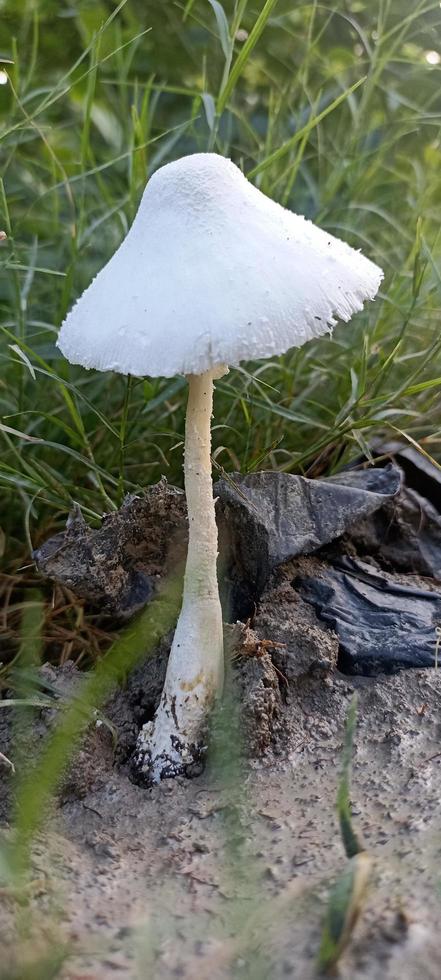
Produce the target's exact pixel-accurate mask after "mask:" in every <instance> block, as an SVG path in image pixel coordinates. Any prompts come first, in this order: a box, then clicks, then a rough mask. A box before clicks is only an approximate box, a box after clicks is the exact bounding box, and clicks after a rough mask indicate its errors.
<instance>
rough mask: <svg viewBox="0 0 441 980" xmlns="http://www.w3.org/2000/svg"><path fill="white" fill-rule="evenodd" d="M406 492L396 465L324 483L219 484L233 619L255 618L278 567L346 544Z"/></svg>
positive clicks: (279, 479) (277, 479)
mask: <svg viewBox="0 0 441 980" xmlns="http://www.w3.org/2000/svg"><path fill="white" fill-rule="evenodd" d="M400 488H401V472H400V470H399V469H398V467H396V466H394V465H393V464H391V463H389V464H388V465H387V466H385V467H383V468H382V469H380V468H379V469H366V470H363V469H359V470H346V471H344V472H342V473H339V474H337V475H336V476H332V477H328V478H326V479H323V480H308V479H307V478H306V477H303V476H293V475H292V474H291V473H277V472H272V471H268V472H267V471H261V472H258V473H251V474H248V475H246V476H242V475H241V474H237V473H233V474H232V475H231V476H228V477H224V478H223V479H222V480H219V481H218V483H216V485H215V494H216V496H217V497H218V498H219V502H218V507H217V513H218V525H219V539H220V556H221V578H222V579H223V580H224V582H225V583H226V585H225V596H224V604H226V605H227V608H228V607H229V613H230V616H231V618H232V619H233V620H234V619H235V618H243V617H244V615H249V614H250V612H252V610H253V604H254V603H255V601H256V598H258V596H259V595H260V594H261V593H262V591H263V588H264V586H265V584H266V582H267V580H268V578H269V575H270V573H271V571H272V570H273V568H275V567H276V566H277V565H280V564H282V563H283V562H285V561H289V559H290V558H294V557H295V556H296V555H307V554H311V553H313V552H315V551H318V550H319V548H322V547H323V546H324V545H326V544H329V543H330V542H331V541H334V540H335V539H336V538H339V537H341V535H342V534H344V533H345V532H346V531H348V529H349V528H350V527H351V526H353V525H354V524H356V523H357V522H359V521H361V520H362V519H363V518H366V517H368V516H369V515H370V514H372V513H374V512H375V511H376V510H378V509H379V508H380V507H382V506H383V504H384V503H385V502H386V501H387V500H388V499H391V498H393V497H395V496H396V495H397V494H398V493H399V491H400Z"/></svg>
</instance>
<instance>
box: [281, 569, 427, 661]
mask: <svg viewBox="0 0 441 980" xmlns="http://www.w3.org/2000/svg"><path fill="white" fill-rule="evenodd" d="M402 579H403V576H397V575H393V574H390V573H387V572H383V571H380V570H378V569H375V567H374V566H373V565H371V564H368V563H367V562H364V561H360V560H358V559H354V558H350V557H348V556H345V557H342V558H340V559H337V560H335V561H333V562H332V563H331V564H329V565H327V566H323V567H322V568H321V570H320V572H319V573H318V574H317V575H315V576H313V577H308V576H304V577H302V578H301V579H300V580H297V581H296V582H295V583H294V585H295V587H296V588H297V590H298V591H299V593H300V595H301V596H302V598H303V599H306V601H307V602H309V603H311V604H312V605H313V606H314V608H315V610H316V612H317V614H318V616H319V618H320V619H321V620H322V621H323V622H324V623H326V624H327V625H328V626H330V627H331V628H332V629H333V630H335V632H336V633H337V635H338V638H339V644H340V666H341V668H342V669H343V670H345V671H346V672H347V673H353V674H376V673H379V672H384V673H393V672H394V671H396V670H399V669H400V668H402V667H432V666H433V664H434V660H435V648H436V643H437V627H438V626H441V595H440V594H439V593H438V592H435V591H431V590H430V589H429V588H427V589H426V588H422V587H419V586H418V585H417V584H415V582H413V581H412V580H410V581H409V584H408V585H407V584H403V582H402ZM440 659H441V656H440Z"/></svg>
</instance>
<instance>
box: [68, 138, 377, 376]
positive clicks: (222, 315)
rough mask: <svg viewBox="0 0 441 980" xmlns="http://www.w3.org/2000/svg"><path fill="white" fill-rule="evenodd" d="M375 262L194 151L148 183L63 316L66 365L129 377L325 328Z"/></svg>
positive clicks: (208, 363) (252, 352)
mask: <svg viewBox="0 0 441 980" xmlns="http://www.w3.org/2000/svg"><path fill="white" fill-rule="evenodd" d="M382 277H383V273H382V271H381V269H379V268H378V266H376V265H374V263H373V262H370V261H369V259H367V258H365V257H364V256H363V255H361V253H360V252H358V251H356V250H355V249H352V248H350V246H349V245H347V244H345V243H344V242H341V241H340V240H339V239H337V238H334V237H333V236H332V235H330V234H328V233H327V232H325V231H323V230H321V229H320V228H318V227H317V226H316V225H314V224H312V222H310V221H307V220H306V219H305V218H303V217H301V216H299V215H296V214H293V213H292V212H291V211H288V210H286V209H285V208H283V207H281V206H280V205H279V204H276V203H275V202H274V201H271V200H270V199H269V198H268V197H266V196H265V195H264V194H262V193H261V191H259V190H258V189H257V188H256V187H254V186H253V185H252V184H251V183H249V181H248V180H247V179H246V178H245V177H244V176H243V174H242V173H241V171H240V170H239V169H238V168H237V167H236V166H235V165H234V164H233V163H231V161H230V160H226V159H225V158H224V157H221V156H218V155H217V154H215V153H196V154H194V155H192V156H187V157H183V158H182V159H180V160H177V161H176V162H175V163H169V164H167V165H166V166H164V167H162V168H161V169H160V170H158V171H157V172H156V173H155V174H154V175H153V177H151V179H150V180H149V182H148V185H147V187H146V190H145V192H144V195H143V197H142V200H141V204H140V207H139V210H138V213H137V215H136V218H135V220H134V222H133V225H132V227H131V229H130V231H129V232H128V234H127V236H126V238H125V239H124V241H123V242H122V244H121V245H120V247H119V248H118V250H117V251H116V252H115V254H114V255H113V257H112V258H111V259H110V261H109V262H108V263H107V265H106V266H105V267H104V268H103V269H102V270H101V272H99V273H98V275H97V276H96V278H95V279H94V280H93V282H92V283H91V285H90V286H89V287H88V288H87V289H86V290H85V292H84V293H83V295H82V296H81V297H80V299H79V300H78V302H77V303H76V304H75V306H74V307H73V309H72V310H71V311H70V313H69V314H68V316H67V317H66V319H65V321H64V323H63V325H62V327H61V330H60V334H59V338H58V346H59V348H60V349H61V351H62V352H63V354H64V355H65V357H66V358H67V359H68V360H69V361H71V362H72V363H74V364H81V365H83V367H86V368H97V369H98V370H100V371H117V372H119V373H121V374H132V375H135V376H137V377H142V376H145V375H149V376H151V377H154V376H164V377H173V376H174V375H177V374H201V373H202V372H204V371H207V370H208V369H210V368H213V367H215V366H216V365H219V364H229V365H237V364H238V363H239V362H240V361H242V360H251V359H257V358H267V357H271V356H273V355H277V354H282V353H283V352H284V351H286V350H288V349H289V348H291V347H300V346H301V345H302V344H303V343H305V341H307V340H311V339H312V338H313V337H318V336H320V335H321V334H324V333H326V332H329V331H330V329H331V328H332V327H333V326H334V325H335V323H336V321H337V319H340V320H345V321H347V320H349V319H350V318H351V316H352V314H353V313H355V312H357V311H358V310H361V309H362V307H363V302H364V300H366V299H373V298H374V296H375V295H376V293H377V290H378V288H379V285H380V282H381V280H382Z"/></svg>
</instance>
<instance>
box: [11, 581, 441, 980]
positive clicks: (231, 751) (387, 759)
mask: <svg viewBox="0 0 441 980" xmlns="http://www.w3.org/2000/svg"><path fill="white" fill-rule="evenodd" d="M292 580H293V564H292V563H291V565H290V566H286V568H284V569H281V570H280V572H279V573H278V574H277V576H276V577H275V579H274V580H273V582H272V583H271V585H270V587H269V589H268V590H267V593H266V594H265V596H264V599H263V601H262V603H261V605H260V608H259V612H258V614H257V616H256V618H255V621H254V622H253V624H252V627H249V628H247V629H243V628H242V629H240V628H238V627H237V628H236V633H235V635H234V637H233V639H235V641H236V654H235V657H234V660H233V665H232V673H231V690H232V691H236V692H239V698H240V725H241V731H242V747H243V746H246V747H247V755H248V758H245V756H244V753H243V752H242V749H241V748H240V745H239V743H240V738H239V734H238V731H237V730H236V727H235V725H236V712H235V709H234V708H231V709H230V708H229V707H228V702H227V707H226V708H225V709H224V713H223V715H222V716H221V717H220V719H219V722H218V726H217V733H216V736H215V742H216V744H217V746H218V751H217V753H216V752H215V753H214V756H213V758H212V760H211V763H210V764H209V766H208V768H207V769H206V771H205V773H203V774H202V775H201V776H199V777H198V778H196V779H193V780H191V781H189V780H185V779H183V778H182V779H177V780H175V781H172V782H166V783H163V784H162V785H160V786H157V787H154V788H152V789H145V788H142V787H139V786H136V785H134V784H133V783H132V782H131V781H130V778H129V770H128V758H129V754H130V751H131V748H132V747H133V741H134V738H135V736H136V730H137V726H138V724H139V721H140V720H142V719H143V718H145V717H146V714H148V713H149V712H151V711H152V710H154V703H155V700H156V699H157V696H158V694H159V691H160V689H161V680H162V676H163V671H164V667H165V662H166V645H165V647H164V649H163V650H162V651H161V652H160V654H159V657H158V659H157V661H156V662H155V663H154V664H153V665H150V666H149V667H147V668H145V667H143V668H142V669H141V670H138V672H137V673H135V675H133V677H132V678H131V679H130V680H129V683H128V685H127V688H126V689H125V691H123V692H119V693H118V694H117V695H116V697H115V699H114V700H113V702H112V703H111V704H110V705H109V707H108V712H107V713H108V716H109V718H110V719H111V721H112V723H113V724H114V725H115V727H116V729H117V730H118V734H119V740H118V747H117V751H116V755H115V754H114V752H113V749H112V746H111V743H110V741H109V733H108V731H107V729H104V728H103V726H101V727H100V728H98V729H96V730H95V731H94V732H92V733H90V734H89V736H88V738H87V739H86V742H85V744H84V746H83V749H82V751H81V752H80V754H79V755H78V757H77V759H76V762H75V765H74V766H73V768H72V770H71V771H70V773H69V774H68V777H67V778H66V780H65V783H64V787H63V790H62V793H61V797H60V801H59V807H58V809H57V810H56V811H55V812H54V814H53V818H52V820H51V822H50V826H48V828H47V830H46V831H45V833H44V834H42V835H41V836H40V838H39V840H38V842H37V843H36V846H35V849H34V868H33V875H34V877H35V879H36V880H38V881H40V882H41V883H42V884H41V887H39V888H37V889H36V892H37V893H36V895H35V897H34V898H33V899H32V901H31V903H30V910H31V912H32V928H31V932H32V935H33V936H34V938H35V937H38V942H39V943H40V944H43V945H44V941H45V937H46V936H47V935H48V934H50V935H51V936H54V935H55V936H56V937H58V938H59V939H60V938H61V939H62V940H63V941H67V942H68V943H70V944H71V955H70V956H69V958H68V959H67V961H66V963H65V965H64V967H63V968H62V971H61V973H60V974H59V976H60V977H61V978H62V980H104V978H109V977H113V976H115V977H121V978H124V980H129V978H130V980H141V978H147V977H154V978H158V980H169V978H173V977H183V978H192V980H202V978H204V977H207V978H208V977H209V978H227V977H236V976H237V977H248V978H250V980H251V978H253V980H254V978H259V977H261V978H275V980H277V978H285V977H292V978H296V980H309V978H311V980H312V978H313V977H314V976H316V968H315V962H316V956H317V950H318V947H319V944H320V935H321V927H322V921H323V916H324V913H325V909H326V903H327V899H328V895H329V890H330V887H331V885H332V882H333V881H334V880H335V878H336V876H338V875H339V874H340V873H341V872H342V871H343V870H344V869H345V867H346V866H347V859H346V857H345V855H344V850H343V846H342V842H341V838H340V833H339V828H338V821H337V817H336V808H335V801H336V791H337V784H338V777H339V771H340V764H341V748H342V742H343V737H344V724H345V718H346V714H347V710H348V706H349V703H350V701H351V698H352V695H353V692H354V690H356V691H357V692H358V697H359V708H358V728H357V734H356V740H355V751H354V768H353V784H352V802H353V813H354V820H355V824H356V826H357V828H358V829H359V831H360V832H361V834H362V837H363V839H364V842H365V845H366V847H367V849H368V852H369V853H370V855H371V856H372V858H373V860H374V874H373V880H372V884H371V888H370V892H369V894H368V897H367V901H366V905H365V908H364V910H363V914H362V916H361V918H360V920H359V922H358V924H357V926H356V928H355V931H354V933H353V935H352V937H351V942H350V944H349V947H348V949H347V950H346V952H345V954H344V956H343V958H342V960H341V963H340V966H339V975H340V976H341V977H342V978H343V980H385V978H386V980H397V978H399V977H400V978H402V980H412V978H414V977H415V978H417V977H418V980H421V978H422V977H423V978H428V980H429V978H432V977H433V978H434V980H435V978H436V980H438V978H439V976H440V975H441V940H440V938H439V928H438V920H439V913H440V896H441V892H440V866H441V861H440V858H441V835H440V816H439V814H440V798H441V751H440V732H441V715H440V707H439V705H440V695H441V672H440V671H436V670H434V669H424V670H407V671H402V672H400V673H398V674H395V675H393V676H384V675H380V676H377V677H350V676H345V675H344V674H341V673H340V672H339V670H338V669H337V667H336V663H337V654H338V645H337V640H336V637H335V636H334V635H333V634H332V633H331V632H329V631H327V630H324V629H323V627H322V626H321V625H320V624H319V623H318V621H317V619H316V618H315V614H314V613H313V612H312V610H311V608H310V607H309V606H307V605H306V604H305V603H304V602H303V601H302V600H301V599H300V598H299V596H298V595H297V594H296V593H295V592H294V590H293V589H292V588H291V585H290V582H291V581H292ZM230 638H231V633H230ZM277 644H280V645H277ZM49 670H52V668H50V669H49ZM60 676H61V675H60ZM66 678H67V681H66ZM74 681H75V677H74V672H73V671H71V670H69V667H68V668H65V669H64V677H63V676H61V679H60V683H61V685H63V684H66V683H74ZM43 714H44V713H43ZM49 714H50V712H49ZM49 723H50V722H49V721H48V719H45V718H44V717H43V718H42V719H41V720H40V722H39V724H40V726H41V730H42V731H43V729H45V727H46V728H47V724H49ZM42 731H41V732H38V733H37V737H39V735H40V734H42ZM3 736H4V738H6V737H7V733H6V732H5V731H3ZM225 749H227V751H225ZM6 782H7V780H6V779H5V781H4V785H5V786H6ZM9 782H10V780H9ZM3 797H4V798H5V796H4V794H3ZM5 833H6V835H7V833H8V831H7V830H6V831H5ZM16 908H17V906H16V903H15V902H14V901H12V900H11V899H10V898H8V897H5V898H4V901H3V911H2V919H1V929H2V937H3V938H2V966H1V969H2V970H3V972H1V973H0V975H1V976H2V977H5V978H6V977H7V978H8V980H9V978H11V977H12V976H14V973H13V969H14V962H16V959H17V933H16V917H15V916H16ZM5 971H6V972H5ZM28 975H29V976H31V977H32V980H34V974H33V973H32V969H31V973H30V974H26V976H28ZM49 975H53V974H49V973H48V974H47V976H48V977H49ZM15 976H17V977H18V976H20V977H22V976H24V974H23V973H16V974H15Z"/></svg>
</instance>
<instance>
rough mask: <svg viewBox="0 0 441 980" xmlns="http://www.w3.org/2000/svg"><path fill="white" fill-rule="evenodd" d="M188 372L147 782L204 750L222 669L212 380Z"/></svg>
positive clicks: (145, 748)
mask: <svg viewBox="0 0 441 980" xmlns="http://www.w3.org/2000/svg"><path fill="white" fill-rule="evenodd" d="M225 370H226V369H225V368H222V369H221V370H219V369H216V370H210V371H206V372H205V373H204V374H192V375H189V376H188V383H189V393H188V405H187V420H186V426H185V464H184V471H185V490H186V496H187V508H188V524H189V540H188V553H187V562H186V567H185V577H184V591H183V599H182V608H181V612H180V615H179V619H178V623H177V626H176V631H175V635H174V638H173V644H172V648H171V651H170V657H169V661H168V666H167V674H166V678H165V684H164V690H163V692H162V696H161V701H160V704H159V707H158V709H157V712H156V715H155V718H154V720H153V721H152V722H148V723H147V724H146V725H144V727H143V728H142V730H141V732H140V734H139V736H138V742H137V748H136V755H135V764H136V768H137V770H138V772H139V773H140V774H141V775H142V776H143V777H144V778H146V779H147V780H148V781H149V782H159V780H160V779H164V778H167V777H170V776H175V775H177V774H178V773H183V772H187V773H188V772H189V771H190V769H191V767H192V766H194V764H195V763H198V762H199V760H200V758H201V756H202V755H203V752H204V749H205V745H206V737H207V726H208V720H209V715H210V711H211V709H212V707H213V705H214V702H215V700H216V699H217V698H218V697H220V696H221V694H222V687H223V675H224V658H223V628H222V610H221V605H220V600H219V589H218V583H217V569H216V562H217V527H216V517H215V506H214V500H213V484H212V478H211V459H210V452H211V415H212V410H213V379H214V378H215V377H221V376H222V374H224V373H225Z"/></svg>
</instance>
